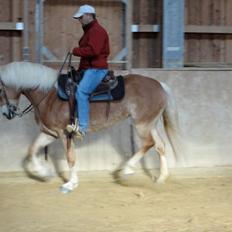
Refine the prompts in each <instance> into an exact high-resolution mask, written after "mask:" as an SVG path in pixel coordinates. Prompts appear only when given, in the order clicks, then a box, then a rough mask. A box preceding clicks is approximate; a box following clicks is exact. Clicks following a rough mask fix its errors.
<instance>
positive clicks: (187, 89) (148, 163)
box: [0, 69, 232, 172]
mask: <svg viewBox="0 0 232 232" xmlns="http://www.w3.org/2000/svg"><path fill="white" fill-rule="evenodd" d="M133 72H134V73H140V74H144V75H146V76H149V77H153V78H156V79H158V80H161V81H163V82H165V83H167V84H168V85H169V86H170V87H171V88H172V90H173V92H174V95H175V97H176V101H177V105H178V111H179V114H180V122H181V128H182V130H183V134H184V140H183V142H184V143H185V144H186V145H187V152H186V153H185V154H183V155H184V157H183V158H184V164H181V165H184V166H185V167H189V166H192V167H212V166H224V165H232V152H231V151H232V144H231V142H230V140H231V138H232V132H231V131H232V123H231V122H232V115H231V114H232V104H231V102H232V93H231V86H232V71H216V70H215V71H203V70H201V71H165V70H148V69H146V70H142V69H137V70H133ZM26 105H27V101H26V100H25V99H24V98H23V99H22V101H21V107H22V108H23V107H24V106H26ZM37 133H38V128H37V127H36V126H35V123H34V119H33V114H29V115H26V116H25V117H23V118H21V119H14V120H12V121H8V120H7V119H3V118H1V119H0V147H1V149H0V160H1V161H0V172H5V171H21V170H22V168H21V162H22V159H23V157H24V156H25V155H26V152H27V148H28V146H29V144H30V143H31V142H32V140H33V139H34V138H35V136H36V134H37ZM76 152H77V156H78V167H79V170H106V169H107V170H112V169H114V168H116V167H117V166H118V165H119V164H120V162H121V161H122V160H123V159H125V158H128V157H129V156H130V155H131V140H130V123H129V120H127V121H126V122H122V123H119V124H117V125H116V126H115V127H114V128H112V129H107V130H104V131H102V132H99V133H97V134H92V135H89V136H88V137H87V139H86V141H84V142H82V143H78V144H77V149H76ZM49 155H50V159H51V160H52V163H53V164H54V165H55V166H56V167H57V168H58V169H59V170H60V169H65V168H66V167H67V166H66V161H65V159H64V151H63V149H62V148H61V145H60V143H59V142H55V144H53V145H52V146H51V147H49ZM168 162H169V166H171V167H175V166H180V164H178V163H177V164H175V162H174V159H173V156H172V154H171V153H169V154H168ZM143 165H144V166H145V167H149V168H150V167H158V158H157V156H156V155H155V153H154V151H151V152H149V155H148V157H147V159H146V160H145V161H144V162H143Z"/></svg>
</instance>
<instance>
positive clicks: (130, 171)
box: [122, 166, 135, 178]
mask: <svg viewBox="0 0 232 232" xmlns="http://www.w3.org/2000/svg"><path fill="white" fill-rule="evenodd" d="M134 173H135V171H134V170H133V169H132V168H131V167H129V166H126V167H125V168H124V169H123V170H122V174H123V177H124V178H125V177H127V176H130V175H133V174H134Z"/></svg>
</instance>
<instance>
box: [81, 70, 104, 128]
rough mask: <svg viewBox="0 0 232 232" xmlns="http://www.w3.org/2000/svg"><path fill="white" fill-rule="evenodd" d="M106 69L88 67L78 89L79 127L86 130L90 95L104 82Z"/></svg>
mask: <svg viewBox="0 0 232 232" xmlns="http://www.w3.org/2000/svg"><path fill="white" fill-rule="evenodd" d="M106 73H107V70H106V69H88V70H86V71H85V74H84V77H83V79H82V80H81V82H80V84H79V86H78V89H77V102H78V104H77V105H78V116H79V127H80V130H81V131H84V132H86V131H87V129H88V125H89V96H90V94H91V93H92V92H93V91H94V90H95V89H96V88H97V86H98V85H99V84H100V83H101V82H102V80H103V78H104V77H105V75H106Z"/></svg>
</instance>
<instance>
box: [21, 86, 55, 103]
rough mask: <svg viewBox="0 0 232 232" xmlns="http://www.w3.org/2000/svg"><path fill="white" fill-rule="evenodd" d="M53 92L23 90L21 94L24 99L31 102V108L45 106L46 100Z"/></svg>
mask: <svg viewBox="0 0 232 232" xmlns="http://www.w3.org/2000/svg"><path fill="white" fill-rule="evenodd" d="M53 92H54V90H53V89H52V90H50V91H48V92H44V91H41V90H25V91H24V92H23V94H24V95H25V96H26V98H27V99H28V100H29V101H30V102H31V104H32V105H33V106H36V107H37V106H42V105H44V104H46V99H47V98H48V97H49V96H50V95H51V94H52V93H53Z"/></svg>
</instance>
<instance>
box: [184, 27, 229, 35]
mask: <svg viewBox="0 0 232 232" xmlns="http://www.w3.org/2000/svg"><path fill="white" fill-rule="evenodd" d="M185 33H205V34H207V33H211V34H232V27H231V26H199V25H186V26H185Z"/></svg>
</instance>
